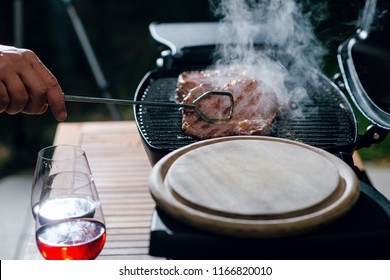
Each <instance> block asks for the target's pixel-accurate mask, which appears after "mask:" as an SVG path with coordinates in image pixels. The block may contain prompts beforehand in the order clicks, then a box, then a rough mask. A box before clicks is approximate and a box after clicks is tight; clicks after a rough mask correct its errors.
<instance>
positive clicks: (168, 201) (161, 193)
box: [149, 136, 359, 237]
mask: <svg viewBox="0 0 390 280" xmlns="http://www.w3.org/2000/svg"><path fill="white" fill-rule="evenodd" d="M242 140H245V141H263V142H262V143H267V142H277V143H282V144H283V145H294V147H297V148H298V149H306V150H308V151H310V152H314V153H316V154H318V155H320V156H321V157H323V158H324V159H326V160H327V161H330V162H331V163H332V164H333V165H334V166H335V167H336V170H338V173H339V185H338V186H337V188H336V190H335V191H334V192H333V193H332V194H331V195H330V196H329V197H328V198H327V199H326V200H324V202H322V203H320V204H319V205H315V206H314V207H309V208H307V209H303V211H302V210H301V211H293V212H292V214H291V213H287V214H284V215H278V214H276V215H261V214H258V215H250V217H249V219H248V217H243V216H240V215H225V214H226V213H218V211H204V210H205V209H202V207H198V206H197V205H192V204H191V203H187V202H186V201H183V200H181V199H180V198H178V196H177V194H175V191H174V190H172V188H171V186H169V184H166V182H165V178H166V175H167V173H168V171H169V169H170V167H171V166H172V164H174V162H175V161H176V160H177V159H179V158H180V157H182V156H183V155H185V154H186V153H188V152H189V151H193V150H195V149H199V148H201V147H204V146H209V145H214V144H218V143H223V142H225V141H230V142H231V141H242ZM264 141H265V142H264ZM250 143H254V142H248V145H250ZM286 160H288V159H286ZM149 186H150V192H151V194H152V196H153V198H154V199H155V201H156V204H157V205H158V206H159V207H161V208H162V209H164V210H165V211H166V212H168V213H169V214H171V215H173V216H174V217H176V218H178V219H179V220H181V221H183V222H185V223H187V224H190V225H193V226H195V227H198V228H201V229H204V230H207V231H211V232H217V233H220V234H227V235H234V236H245V237H276V236H286V235H291V234H298V233H300V232H306V231H310V230H313V229H315V228H318V227H321V226H323V225H325V224H327V223H329V222H331V221H333V220H335V219H337V218H338V217H340V216H342V215H343V214H344V213H346V212H347V211H348V210H349V209H350V208H351V207H352V205H353V204H354V203H355V202H356V200H357V198H358V196H359V180H358V179H357V177H356V175H355V173H354V172H353V170H352V169H351V168H350V167H349V166H348V165H347V164H346V163H345V162H343V161H342V160H340V159H339V158H337V157H335V156H334V155H332V154H330V153H328V152H326V151H323V150H321V149H317V148H314V147H312V146H309V145H306V144H303V143H300V142H296V141H290V140H285V139H280V138H274V137H263V136H234V137H222V138H215V139H210V140H204V141H200V142H197V143H194V144H191V145H188V146H186V147H183V148H181V149H178V150H176V151H174V152H172V153H170V154H168V155H167V156H165V157H164V158H163V159H161V160H160V161H159V162H158V163H157V164H156V165H155V166H154V167H153V169H152V172H151V174H150V177H149ZM306 210H310V211H309V212H308V211H306Z"/></svg>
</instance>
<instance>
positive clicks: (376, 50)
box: [338, 0, 390, 129]
mask: <svg viewBox="0 0 390 280" xmlns="http://www.w3.org/2000/svg"><path fill="white" fill-rule="evenodd" d="M389 36H390V3H389V2H388V1H386V0H367V1H366V5H365V8H364V12H363V16H362V19H361V22H360V25H359V28H358V30H357V32H356V34H355V36H353V37H352V38H349V39H348V40H347V41H346V42H344V43H343V44H341V46H340V47H339V50H338V61H339V66H340V69H341V73H342V75H343V79H344V82H345V85H346V88H347V90H348V92H349V94H350V95H351V97H352V99H353V101H354V102H355V104H356V106H357V107H358V108H359V109H360V111H361V112H362V113H363V114H364V115H365V116H366V117H367V118H368V119H369V120H370V121H371V122H372V123H374V124H376V125H378V126H379V127H381V128H384V129H390V80H389V77H390V42H389V40H388V38H389Z"/></svg>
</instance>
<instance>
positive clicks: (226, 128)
mask: <svg viewBox="0 0 390 280" xmlns="http://www.w3.org/2000/svg"><path fill="white" fill-rule="evenodd" d="M183 74H185V75H183ZM183 74H182V75H181V78H183V77H187V78H188V77H189V78H190V79H189V81H188V82H186V83H183V85H185V86H182V87H181V88H179V87H178V91H179V90H182V91H181V92H180V98H182V102H183V103H186V104H192V103H193V102H194V100H195V99H196V98H197V97H199V96H201V95H202V94H204V93H205V92H207V91H211V90H217V91H228V92H230V93H232V95H233V97H234V111H233V115H232V118H231V119H230V120H229V121H220V122H216V123H208V122H205V121H203V120H202V119H201V118H200V117H199V115H198V114H197V113H196V112H195V111H194V110H191V109H183V110H182V114H183V121H182V129H183V131H184V132H185V133H186V134H187V135H190V136H192V137H195V138H199V139H206V138H213V137H222V136H231V135H270V134H271V131H272V122H273V120H274V119H275V117H276V116H277V114H278V111H279V108H280V104H279V101H278V98H277V97H276V95H275V93H274V92H273V91H272V90H271V89H270V88H268V87H267V86H266V85H265V84H262V83H261V82H260V81H258V80H253V79H237V80H233V81H231V82H228V83H226V84H224V85H223V86H217V87H216V86H214V85H211V84H210V83H200V84H197V85H196V86H194V87H192V86H193V85H194V84H195V80H196V79H195V78H196V77H197V76H196V75H197V74H196V71H192V72H187V73H183ZM198 77H200V79H198V80H197V81H202V82H205V81H206V80H207V79H206V78H205V77H206V76H205V75H204V73H203V74H202V73H200V72H198ZM179 82H180V81H179ZM188 89H189V91H188V92H187V93H184V92H185V91H186V90H188ZM227 102H228V100H225V99H223V98H221V97H220V96H210V97H209V98H206V99H205V100H203V101H202V102H200V103H198V104H197V106H198V108H199V109H200V110H201V111H202V112H203V113H204V114H206V115H207V116H208V117H212V118H219V117H223V116H224V114H226V113H227V112H226V110H227V108H228V106H229V104H228V103H227Z"/></svg>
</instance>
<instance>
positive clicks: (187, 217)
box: [149, 136, 359, 237]
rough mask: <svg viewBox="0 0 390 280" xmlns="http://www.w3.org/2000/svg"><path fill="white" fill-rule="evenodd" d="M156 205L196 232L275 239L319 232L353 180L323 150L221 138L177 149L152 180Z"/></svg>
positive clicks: (343, 204)
mask: <svg viewBox="0 0 390 280" xmlns="http://www.w3.org/2000/svg"><path fill="white" fill-rule="evenodd" d="M149 183H150V191H151V194H152V196H153V198H154V199H155V201H156V203H157V205H158V206H160V207H161V208H162V209H164V210H165V211H166V212H168V213H170V214H171V215H173V216H175V217H176V218H178V219H180V220H181V221H183V222H185V223H189V224H191V225H193V226H196V227H198V228H201V229H204V230H208V231H212V232H216V233H219V234H227V235H234V236H243V237H277V236H286V235H292V234H298V233H301V232H306V231H309V230H312V229H315V228H318V227H320V226H322V225H324V224H327V223H329V222H331V221H332V220H334V219H336V218H338V217H339V216H341V215H343V214H344V213H345V212H346V211H348V210H349V209H350V208H351V206H352V205H353V204H354V202H355V201H356V200H357V198H358V196H359V181H358V179H357V178H356V175H355V173H354V172H353V170H352V169H351V168H350V167H349V166H348V165H347V164H346V163H344V162H343V161H342V160H340V159H338V158H337V157H335V156H333V155H332V154H329V153H328V152H325V151H323V150H320V149H317V148H314V147H311V146H308V145H305V144H302V143H299V142H294V141H289V140H284V139H279V138H272V137H260V136H259V137H257V136H243V137H224V138H216V139H211V140H206V141H200V142H197V143H195V144H192V145H189V146H186V147H184V148H182V149H179V150H176V151H174V152H172V153H170V154H168V155H167V156H165V157H164V158H163V159H161V160H160V161H159V162H158V163H157V164H156V165H155V166H154V167H153V169H152V172H151V174H150V182H149Z"/></svg>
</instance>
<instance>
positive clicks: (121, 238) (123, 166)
mask: <svg viewBox="0 0 390 280" xmlns="http://www.w3.org/2000/svg"><path fill="white" fill-rule="evenodd" d="M58 144H72V145H79V146H82V147H83V148H84V149H85V152H86V154H87V157H88V160H89V163H90V166H91V169H92V173H93V175H94V178H95V181H96V187H97V190H98V193H99V197H100V200H101V203H102V207H103V212H104V215H105V219H106V227H107V240H106V244H105V246H104V248H103V250H102V252H101V254H100V255H99V256H98V258H97V259H101V260H104V259H110V260H115V259H156V258H155V257H153V256H150V255H149V254H148V251H149V237H150V222H151V217H152V212H153V209H154V207H155V203H154V200H153V199H152V197H151V196H150V193H149V188H148V185H147V184H148V176H149V172H150V170H151V165H150V163H149V160H148V158H147V156H146V153H145V151H144V148H143V145H142V142H141V138H140V136H139V133H138V131H137V127H136V124H135V123H134V122H132V121H120V122H83V123H60V124H59V125H58V127H57V131H56V135H55V139H54V145H58ZM24 259H42V256H41V255H40V253H39V251H38V249H37V246H36V243H35V237H34V230H33V229H32V230H31V236H30V238H29V242H28V245H27V248H26V252H25V255H24Z"/></svg>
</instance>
